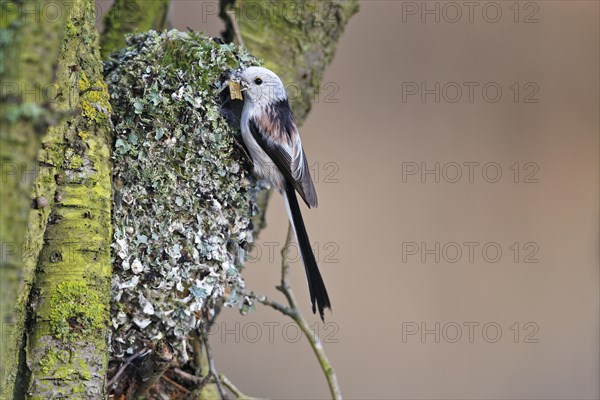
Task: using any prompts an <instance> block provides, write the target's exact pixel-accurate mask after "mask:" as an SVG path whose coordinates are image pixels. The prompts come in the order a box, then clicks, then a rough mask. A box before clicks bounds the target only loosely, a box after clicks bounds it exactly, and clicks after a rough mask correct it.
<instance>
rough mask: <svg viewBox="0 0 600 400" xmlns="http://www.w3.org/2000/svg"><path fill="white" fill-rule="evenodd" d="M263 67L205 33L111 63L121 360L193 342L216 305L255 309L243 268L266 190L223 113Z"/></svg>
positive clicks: (134, 48)
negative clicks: (243, 77) (230, 97)
mask: <svg viewBox="0 0 600 400" xmlns="http://www.w3.org/2000/svg"><path fill="white" fill-rule="evenodd" d="M248 65H257V61H256V60H255V59H253V58H252V57H250V56H249V55H248V54H247V53H246V52H245V51H243V50H240V49H238V48H237V47H236V46H234V45H228V44H221V43H219V42H217V41H215V40H213V39H212V38H209V37H206V36H204V35H201V34H197V33H181V32H177V31H169V32H165V33H157V32H153V31H151V32H148V33H143V34H139V35H135V36H132V37H130V38H129V39H128V47H127V48H125V49H123V50H121V51H120V52H118V53H116V54H114V55H112V56H111V58H110V59H109V61H108V62H107V64H106V81H107V83H108V85H109V91H110V94H111V103H112V106H113V109H114V110H115V111H114V117H113V123H114V129H115V139H116V140H115V145H114V155H113V161H114V172H113V186H114V211H113V226H114V232H115V234H114V243H113V255H112V257H113V265H114V278H113V283H112V305H111V307H112V309H111V315H112V327H113V343H112V346H113V354H114V355H116V356H117V357H118V356H119V354H120V355H123V354H126V353H132V352H133V351H135V349H136V348H137V347H139V345H140V341H144V340H147V339H157V338H163V337H166V338H171V339H173V340H172V342H173V344H174V346H175V347H176V348H177V349H178V350H179V356H180V357H183V359H185V358H186V354H185V353H186V352H185V347H186V344H185V340H186V339H185V338H186V336H187V334H188V333H189V331H190V330H191V329H194V328H195V327H197V325H198V323H199V322H200V320H201V319H203V318H206V317H207V315H206V314H204V313H203V311H204V310H207V311H208V314H210V313H212V312H213V308H214V306H215V304H217V303H219V302H224V303H225V305H227V306H233V307H239V308H241V309H244V308H247V307H248V304H249V299H247V298H244V296H242V295H241V294H240V293H241V290H242V289H243V288H244V281H243V279H242V276H241V275H240V268H241V266H242V263H243V259H244V249H245V248H246V247H247V245H246V243H249V242H251V241H252V224H251V218H252V216H253V215H254V214H256V212H257V206H256V194H257V185H256V182H255V181H254V180H253V178H252V175H251V173H250V166H249V163H248V160H247V159H246V157H245V156H244V154H243V152H242V151H241V150H240V148H239V145H238V144H236V140H237V139H236V138H235V135H236V133H237V132H236V130H235V129H234V128H233V127H232V126H230V125H229V124H228V123H227V121H226V120H225V119H224V117H223V115H222V114H221V112H220V106H221V105H220V101H219V89H220V86H221V85H222V84H223V80H224V77H225V76H226V74H227V73H228V72H230V71H232V70H234V69H237V68H239V67H240V66H248Z"/></svg>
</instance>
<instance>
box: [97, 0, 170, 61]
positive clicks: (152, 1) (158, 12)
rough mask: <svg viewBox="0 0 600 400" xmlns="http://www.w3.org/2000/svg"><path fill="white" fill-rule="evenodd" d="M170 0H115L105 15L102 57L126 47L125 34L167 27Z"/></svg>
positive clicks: (101, 43) (101, 42) (101, 45)
mask: <svg viewBox="0 0 600 400" xmlns="http://www.w3.org/2000/svg"><path fill="white" fill-rule="evenodd" d="M169 2H170V0H115V2H114V3H113V5H112V6H111V8H110V10H109V11H108V13H107V14H106V16H105V17H104V32H103V33H102V37H101V38H100V47H101V52H102V58H104V59H106V58H107V57H108V55H109V54H110V53H113V52H115V51H117V50H119V49H121V48H123V47H125V35H126V34H128V33H140V32H145V31H149V30H150V29H154V30H157V31H160V30H163V29H166V28H167V14H168V11H169Z"/></svg>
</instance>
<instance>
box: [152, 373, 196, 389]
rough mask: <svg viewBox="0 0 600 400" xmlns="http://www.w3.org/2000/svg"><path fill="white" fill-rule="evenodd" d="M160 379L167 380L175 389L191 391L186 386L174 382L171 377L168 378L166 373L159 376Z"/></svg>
mask: <svg viewBox="0 0 600 400" xmlns="http://www.w3.org/2000/svg"><path fill="white" fill-rule="evenodd" d="M160 379H164V380H165V381H167V382H169V383H170V384H171V385H173V386H175V387H176V388H177V389H179V390H180V391H182V392H184V393H191V392H190V391H189V390H188V389H187V388H186V387H183V386H181V385H180V384H179V383H177V382H175V381H174V380H173V379H171V378H169V377H168V376H166V375H163V376H161V377H160Z"/></svg>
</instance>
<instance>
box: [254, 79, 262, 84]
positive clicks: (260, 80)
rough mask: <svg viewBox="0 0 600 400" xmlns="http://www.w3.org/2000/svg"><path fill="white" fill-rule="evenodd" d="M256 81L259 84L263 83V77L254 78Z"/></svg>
mask: <svg viewBox="0 0 600 400" xmlns="http://www.w3.org/2000/svg"><path fill="white" fill-rule="evenodd" d="M254 83H256V84H257V85H260V84H262V79H260V78H254Z"/></svg>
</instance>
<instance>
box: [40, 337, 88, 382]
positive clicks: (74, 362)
mask: <svg viewBox="0 0 600 400" xmlns="http://www.w3.org/2000/svg"><path fill="white" fill-rule="evenodd" d="M39 365H40V369H41V371H42V373H43V374H45V375H48V376H51V377H52V379H61V380H64V379H69V380H70V379H72V378H73V376H79V378H80V379H83V380H89V379H90V378H91V377H92V374H91V372H90V369H89V367H88V366H87V364H86V363H85V361H83V360H82V359H81V358H79V357H72V355H71V353H70V352H69V351H68V350H61V349H55V348H50V349H49V350H48V352H47V353H46V355H45V356H44V357H43V358H42V359H41V360H40V363H39ZM83 390H84V389H83V388H82V387H77V386H75V387H74V389H73V392H74V393H80V392H82V391H83Z"/></svg>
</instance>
